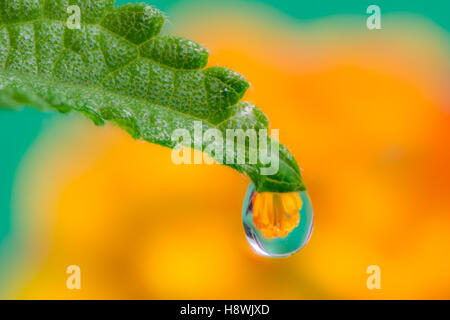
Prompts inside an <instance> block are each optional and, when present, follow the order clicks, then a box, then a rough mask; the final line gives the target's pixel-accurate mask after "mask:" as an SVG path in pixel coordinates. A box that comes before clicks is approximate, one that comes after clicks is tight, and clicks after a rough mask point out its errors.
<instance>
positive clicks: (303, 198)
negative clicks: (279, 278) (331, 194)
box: [242, 183, 313, 257]
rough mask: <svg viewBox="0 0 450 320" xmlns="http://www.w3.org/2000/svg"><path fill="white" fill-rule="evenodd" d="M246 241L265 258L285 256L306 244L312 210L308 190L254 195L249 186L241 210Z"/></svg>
mask: <svg viewBox="0 0 450 320" xmlns="http://www.w3.org/2000/svg"><path fill="white" fill-rule="evenodd" d="M242 220H243V223H244V231H245V235H246V237H247V241H248V243H249V244H250V246H251V247H252V249H253V250H254V251H255V252H256V253H258V254H260V255H262V256H268V257H287V256H290V255H292V254H294V253H295V252H297V251H298V250H300V249H301V248H303V247H304V246H305V245H306V244H307V243H308V241H309V239H310V237H311V233H312V229H313V210H312V206H311V201H310V199H309V195H308V192H307V191H301V192H290V193H271V192H263V193H257V192H256V191H255V185H254V184H253V183H252V184H250V186H249V188H248V190H247V194H246V196H245V201H244V206H243V209H242Z"/></svg>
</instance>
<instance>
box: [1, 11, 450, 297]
mask: <svg viewBox="0 0 450 320" xmlns="http://www.w3.org/2000/svg"><path fill="white" fill-rule="evenodd" d="M188 8H189V9H188ZM363 14H364V12H362V15H361V16H353V15H352V16H332V17H328V18H321V19H315V20H311V21H303V22H300V21H297V20H295V19H291V18H288V17H287V16H285V15H283V14H282V13H279V12H277V11H276V10H272V9H271V8H270V7H265V6H261V5H256V4H248V3H246V4H244V3H234V4H233V5H224V4H221V5H219V4H217V3H214V4H211V5H209V6H208V5H207V4H205V3H202V5H201V6H199V7H195V5H194V4H186V3H179V4H177V5H176V6H173V7H171V9H170V10H169V17H170V21H171V24H170V25H169V27H168V29H170V31H171V32H174V33H176V34H178V35H182V36H186V37H188V38H190V39H195V40H196V41H197V42H199V43H201V44H202V45H204V46H205V47H207V48H208V49H209V50H210V52H211V56H210V63H209V64H210V65H221V66H227V67H229V68H231V69H234V70H236V71H238V72H239V73H241V74H243V75H245V77H246V78H247V79H248V80H249V82H250V83H251V84H252V88H251V89H250V90H249V91H248V93H247V94H246V96H245V100H248V101H252V102H254V103H255V104H256V105H258V106H259V107H260V108H261V109H262V110H263V111H264V112H265V113H266V114H267V116H268V118H269V120H270V122H271V127H272V128H277V129H280V140H281V141H282V142H283V144H286V145H287V146H288V147H289V149H290V150H291V152H292V153H293V154H294V155H295V157H296V158H297V160H298V162H299V164H300V166H301V167H302V168H303V170H304V171H303V176H304V179H305V181H306V184H307V187H308V190H309V194H310V196H311V199H312V203H313V208H314V214H315V215H314V216H315V222H314V232H313V235H312V238H311V240H310V242H309V244H308V245H307V246H306V247H305V248H304V249H302V250H301V251H300V252H299V253H297V254H295V255H293V256H292V257H289V258H283V259H273V258H264V257H260V256H257V255H256V254H254V253H253V252H252V251H251V249H250V247H249V246H248V244H247V243H246V240H245V235H244V231H243V228H242V221H241V209H242V208H241V207H242V204H243V200H244V195H245V192H246V189H247V187H248V184H249V179H248V178H247V177H244V176H241V175H239V174H238V173H237V172H235V171H233V170H231V169H229V168H226V167H222V166H219V165H211V166H209V165H181V166H176V165H174V164H173V163H172V161H171V158H170V157H171V150H169V149H166V148H163V147H160V146H157V145H151V144H148V143H144V142H140V141H138V142H136V141H134V140H133V139H132V138H131V137H129V136H128V135H127V134H126V133H124V132H122V131H121V130H119V129H117V128H115V127H112V126H109V125H108V126H106V127H104V128H98V127H95V126H93V125H92V123H90V122H89V121H87V120H85V119H82V118H81V117H80V116H75V115H71V116H70V117H67V116H58V117H55V118H52V120H51V121H49V122H47V123H46V125H45V126H44V129H43V130H42V131H41V133H40V135H39V137H38V138H37V139H36V141H35V142H34V144H33V146H32V147H31V148H30V149H29V150H28V152H27V154H26V155H25V156H24V158H23V160H22V162H21V165H20V167H19V169H18V171H17V176H16V181H15V185H14V193H13V196H14V197H13V202H12V203H13V205H12V208H13V209H12V210H13V218H12V219H13V220H12V225H13V230H12V236H11V237H9V239H8V241H5V242H4V244H3V250H2V247H0V259H1V260H0V261H2V270H1V274H2V275H3V276H4V279H3V285H2V286H1V289H0V296H1V295H3V296H4V297H6V298H21V299H47V298H58V299H92V298H96V299H104V298H110V299H351V298H352V299H355V298H356V299H430V298H438V299H442V298H444V299H449V298H450V273H449V270H450V257H449V252H450V251H449V245H450V232H449V231H450V196H449V195H450V166H449V163H450V103H449V102H450V97H449V90H448V89H449V87H448V85H449V74H450V73H449V70H450V69H449V68H450V64H449V55H448V53H449V36H448V33H447V32H446V31H445V30H444V29H441V28H440V27H438V26H437V25H435V24H434V23H432V22H430V21H429V20H427V19H425V18H423V17H420V16H415V15H407V14H388V15H386V16H383V29H382V30H376V31H370V30H368V29H366V28H365V19H366V16H364V15H363ZM72 264H75V265H79V266H80V267H81V276H82V289H81V290H68V289H67V288H66V278H67V274H66V272H65V271H66V268H67V266H69V265H72ZM370 265H378V266H379V267H380V269H381V289H380V290H369V289H368V288H367V286H366V280H367V277H368V276H369V275H368V274H367V273H366V269H367V267H368V266H370ZM5 275H7V277H6V276H5ZM0 277H1V275H0Z"/></svg>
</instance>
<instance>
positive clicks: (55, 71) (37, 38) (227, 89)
mask: <svg viewBox="0 0 450 320" xmlns="http://www.w3.org/2000/svg"><path fill="white" fill-rule="evenodd" d="M72 5H78V6H79V8H80V11H81V25H80V29H69V28H68V27H67V20H68V18H69V17H70V15H71V14H69V13H67V8H68V7H69V6H72ZM163 24H164V16H163V15H162V13H161V12H160V11H158V10H157V9H154V8H151V7H148V6H145V5H143V4H129V5H125V6H121V7H114V0H2V1H1V2H0V107H5V108H17V107H19V106H25V105H28V106H34V107H37V108H41V109H56V110H57V111H59V112H62V113H67V112H70V111H78V112H81V113H83V114H84V115H86V116H87V117H89V118H90V119H92V120H93V121H94V123H95V124H97V125H102V124H104V123H105V121H110V122H114V123H115V124H117V125H118V126H120V127H122V128H124V129H125V130H127V131H128V132H129V133H130V134H131V135H132V136H133V137H134V138H136V139H143V140H146V141H149V142H153V143H157V144H160V145H163V146H167V147H170V148H174V147H175V146H176V141H172V138H171V136H172V133H173V132H174V130H175V129H180V128H184V129H187V130H188V131H189V132H190V133H192V134H194V128H195V123H196V122H198V121H201V125H202V130H203V132H205V131H206V130H208V129H211V128H217V129H219V130H220V132H222V133H223V134H224V136H225V133H226V130H227V129H263V130H267V127H268V122H267V119H266V117H265V116H264V114H263V113H262V112H261V111H260V110H259V109H258V108H256V107H255V106H254V105H252V104H250V103H248V102H240V99H241V98H242V97H243V95H244V94H245V92H246V90H247V89H248V87H249V84H248V83H247V81H246V80H245V79H244V78H243V77H242V76H241V75H239V74H237V73H236V72H234V71H232V70H229V69H227V68H222V67H211V68H206V69H205V67H206V64H207V62H208V51H207V50H206V49H204V48H203V47H202V46H200V45H198V44H197V43H195V42H193V41H190V40H187V39H183V38H180V37H175V36H160V35H159V34H160V31H161V28H162V26H163ZM268 141H269V142H270V141H271V140H270V138H268ZM206 146H207V143H206V142H205V141H204V142H203V143H202V144H201V145H200V146H197V148H198V149H201V150H205V148H206ZM245 148H246V149H245V150H246V159H248V154H249V152H250V151H251V150H250V149H251V148H252V147H251V146H250V145H249V144H246V146H245ZM252 150H253V149H252ZM279 155H280V167H279V170H278V172H277V173H275V174H272V175H262V174H261V172H260V169H261V168H263V167H266V166H268V165H264V164H262V163H261V161H258V162H257V163H255V164H236V163H235V164H232V163H231V164H227V165H229V166H230V167H232V168H234V169H236V170H238V171H239V172H242V173H246V174H247V175H248V176H249V177H250V178H251V179H252V180H253V182H254V183H255V185H256V189H257V191H259V192H263V191H271V192H290V191H300V190H304V185H303V182H302V178H301V175H300V170H299V167H298V165H297V162H296V161H295V159H294V158H293V156H292V155H291V154H290V153H289V151H288V150H287V149H286V148H285V147H283V146H281V148H280V153H279ZM213 156H215V155H213ZM233 159H234V160H236V157H235V156H234V158H233ZM246 163H247V162H246Z"/></svg>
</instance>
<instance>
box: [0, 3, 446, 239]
mask: <svg viewBox="0 0 450 320" xmlns="http://www.w3.org/2000/svg"><path fill="white" fill-rule="evenodd" d="M214 1H217V2H220V1H228V0H209V2H214ZM234 1H235V2H246V3H264V4H267V5H269V6H271V7H273V8H275V9H277V10H279V11H281V12H283V13H284V14H286V15H289V16H291V17H292V18H295V19H299V20H312V19H317V18H321V17H326V16H332V15H340V14H358V15H365V12H366V8H367V7H368V6H369V5H371V4H376V5H378V6H380V8H381V13H382V14H386V13H412V14H417V15H421V16H424V17H426V18H428V19H429V20H431V21H433V22H434V23H436V24H437V25H439V26H440V27H442V28H444V29H445V30H446V31H449V30H450V19H449V16H450V1H448V0H428V1H414V0H410V1H399V0H389V1H348V0H347V1H335V0H329V1H318V0H309V1H305V0H294V1H291V0H264V1H255V0H234ZM127 2H143V1H120V0H119V1H116V3H117V4H124V3H127ZM147 2H148V3H151V4H152V5H153V6H155V7H157V8H159V9H161V10H163V11H165V12H169V14H170V7H171V6H172V5H173V4H175V3H177V2H178V1H176V0H152V1H147ZM58 117H62V116H60V115H56V114H53V113H42V112H38V111H36V110H33V109H30V108H25V109H23V110H22V111H1V112H0V137H1V150H2V153H1V157H0V246H1V244H2V242H3V240H4V239H5V237H6V236H7V235H8V234H9V232H10V230H11V197H12V190H13V184H14V179H15V175H16V170H17V168H18V166H19V165H20V161H21V159H22V157H23V156H24V154H25V153H26V152H27V150H28V148H29V147H30V146H31V145H32V143H33V141H34V139H35V138H36V137H37V135H38V134H39V132H40V131H41V130H42V129H43V128H44V127H45V126H47V125H49V124H50V123H51V122H52V121H55V120H56V119H57V118H58Z"/></svg>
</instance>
